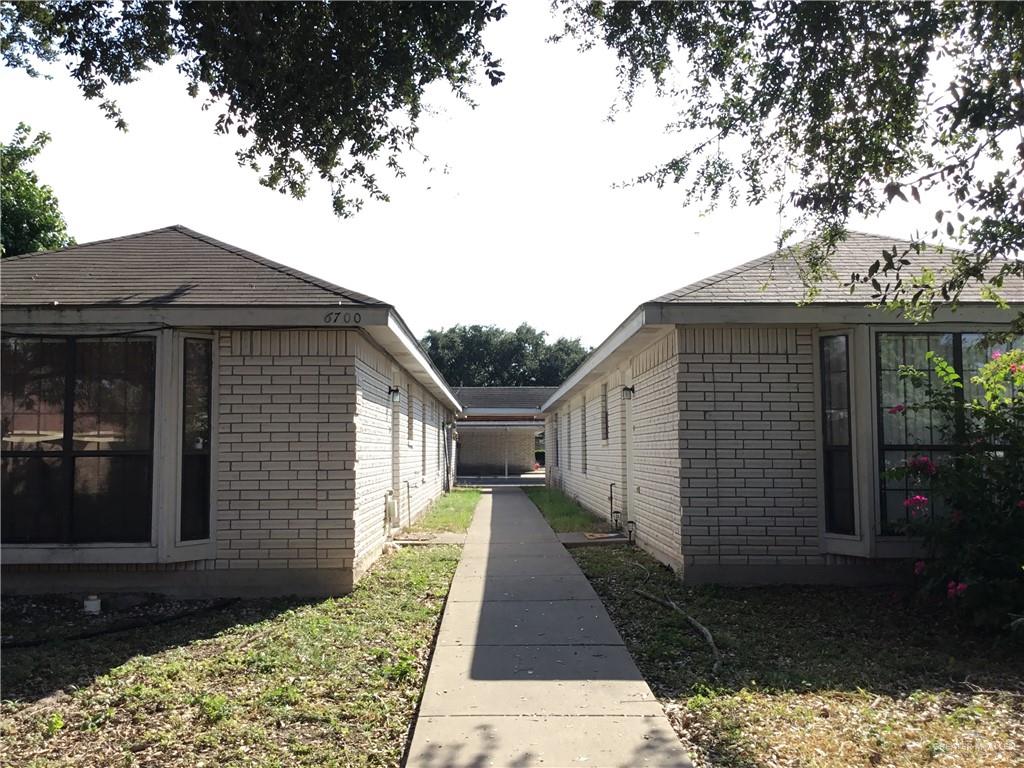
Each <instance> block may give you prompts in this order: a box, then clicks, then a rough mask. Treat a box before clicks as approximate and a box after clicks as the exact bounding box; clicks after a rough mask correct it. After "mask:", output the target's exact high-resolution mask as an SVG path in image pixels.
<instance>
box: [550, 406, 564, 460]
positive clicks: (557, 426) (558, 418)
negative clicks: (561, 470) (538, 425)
mask: <svg viewBox="0 0 1024 768" xmlns="http://www.w3.org/2000/svg"><path fill="white" fill-rule="evenodd" d="M561 421H562V414H560V413H556V414H555V424H554V427H555V428H554V433H555V434H554V435H553V436H552V437H553V438H554V440H553V442H554V444H555V457H554V465H555V466H556V467H557V466H558V432H559V430H560V429H561V426H560V425H561Z"/></svg>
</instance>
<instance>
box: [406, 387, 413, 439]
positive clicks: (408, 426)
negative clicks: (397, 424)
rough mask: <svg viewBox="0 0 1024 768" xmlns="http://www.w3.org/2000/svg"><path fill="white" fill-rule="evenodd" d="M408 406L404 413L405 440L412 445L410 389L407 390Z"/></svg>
mask: <svg viewBox="0 0 1024 768" xmlns="http://www.w3.org/2000/svg"><path fill="white" fill-rule="evenodd" d="M408 406H409V407H408V411H407V412H406V414H405V432H406V440H408V441H409V445H412V439H413V434H414V432H413V418H412V408H413V399H412V390H411V389H410V390H409V402H408Z"/></svg>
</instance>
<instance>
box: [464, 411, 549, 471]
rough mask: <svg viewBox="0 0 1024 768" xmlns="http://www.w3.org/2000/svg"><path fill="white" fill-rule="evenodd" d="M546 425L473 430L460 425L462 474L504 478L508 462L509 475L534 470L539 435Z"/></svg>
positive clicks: (474, 428)
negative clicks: (500, 476)
mask: <svg viewBox="0 0 1024 768" xmlns="http://www.w3.org/2000/svg"><path fill="white" fill-rule="evenodd" d="M541 429H543V425H541V424H536V425H533V426H531V427H526V428H523V427H510V428H509V429H505V428H503V427H492V428H487V427H474V426H468V425H467V424H464V423H462V424H459V427H458V431H459V474H464V475H502V474H504V473H505V468H506V461H507V465H508V471H509V474H520V473H522V472H529V471H530V470H532V469H533V464H534V459H535V455H536V444H537V440H536V433H537V432H540V431H541Z"/></svg>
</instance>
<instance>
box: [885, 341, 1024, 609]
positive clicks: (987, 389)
mask: <svg viewBox="0 0 1024 768" xmlns="http://www.w3.org/2000/svg"><path fill="white" fill-rule="evenodd" d="M928 358H929V360H930V361H931V362H932V366H933V369H934V371H935V373H936V375H937V383H936V384H934V385H932V384H930V383H929V380H928V376H927V374H925V373H923V372H921V371H917V370H915V369H913V368H906V369H905V370H902V371H901V375H903V376H904V377H905V378H907V379H909V380H910V381H912V382H913V383H915V384H916V385H918V386H921V387H923V388H925V389H926V394H925V399H924V401H923V402H921V403H919V404H915V405H907V406H902V407H900V406H897V408H898V409H899V410H896V409H893V410H892V411H891V412H893V413H909V412H911V411H913V410H916V409H930V410H931V411H932V415H933V418H939V419H943V420H945V423H946V424H948V425H950V428H951V430H952V431H953V433H954V434H955V439H954V450H953V452H952V454H951V456H950V457H948V458H945V459H942V460H940V461H935V460H933V459H932V458H930V457H928V456H924V455H916V456H911V457H910V458H909V459H908V460H907V462H906V463H905V465H904V466H902V467H900V468H898V469H895V470H892V471H890V472H889V473H888V475H887V476H889V477H893V478H907V479H908V480H909V483H908V486H909V488H910V491H909V492H908V495H907V499H906V501H904V506H905V507H906V509H907V513H908V514H907V523H906V530H907V533H909V534H910V535H912V536H916V537H920V538H921V540H922V541H923V542H924V544H925V547H926V552H927V557H926V559H924V560H918V561H917V562H915V563H914V565H913V572H914V575H915V577H916V579H917V580H918V583H919V585H920V588H921V590H922V592H924V593H926V594H928V595H931V596H933V597H935V598H936V599H938V600H941V601H942V602H943V603H945V604H946V605H948V606H949V607H950V608H951V609H953V610H954V611H955V612H956V613H957V614H959V615H960V616H962V617H964V618H965V619H969V620H970V621H971V622H973V623H974V624H976V625H979V626H988V627H1005V626H1007V625H1010V626H1014V627H1015V628H1024V350H1019V349H1016V350H1011V351H1008V352H994V353H992V357H991V359H990V360H989V361H988V362H987V363H986V364H985V365H984V366H983V367H982V369H981V371H980V372H979V373H978V375H977V376H974V377H973V378H972V379H971V381H972V383H974V384H976V385H978V388H979V389H980V396H977V397H972V398H968V397H965V394H964V386H963V382H962V381H961V380H960V376H959V375H958V374H957V373H956V371H955V370H954V368H953V366H952V365H950V364H949V363H947V362H946V361H945V360H943V359H941V358H940V357H938V356H936V355H934V354H933V353H929V354H928ZM925 488H927V489H928V490H924V489H925ZM930 497H933V498H930ZM933 501H935V502H937V504H936V505H935V508H936V511H935V512H934V513H929V509H930V508H931V506H932V502H933Z"/></svg>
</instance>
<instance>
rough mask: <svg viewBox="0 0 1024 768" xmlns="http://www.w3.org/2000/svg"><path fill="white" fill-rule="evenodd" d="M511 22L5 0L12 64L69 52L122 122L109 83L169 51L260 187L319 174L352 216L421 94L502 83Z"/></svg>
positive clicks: (387, 8) (293, 6)
mask: <svg viewBox="0 0 1024 768" xmlns="http://www.w3.org/2000/svg"><path fill="white" fill-rule="evenodd" d="M504 16H505V8H504V6H502V5H499V4H495V3H493V2H490V1H489V0H488V1H483V2H454V3H416V2H389V3H368V2H364V3H330V2H301V3H293V2H258V3H255V2H248V3H236V2H186V1H185V0H174V2H148V1H146V0H122V2H117V3H112V2H80V1H79V0H57V1H55V2H48V3H37V2H5V3H3V4H0V51H2V57H3V61H4V63H5V64H6V65H7V66H9V67H14V68H17V69H21V70H24V71H26V72H28V73H29V74H32V75H38V74H39V72H38V70H37V65H38V64H39V63H41V62H53V61H58V60H67V62H68V68H69V70H70V72H71V76H72V77H73V78H75V79H76V80H77V81H78V84H79V87H80V88H81V91H82V94H83V95H84V96H85V98H87V99H101V102H100V107H101V108H102V109H103V111H104V112H105V113H106V114H107V116H108V117H110V118H111V119H112V120H114V121H116V124H117V126H118V127H119V128H121V129H125V128H126V127H127V124H126V122H125V120H124V118H123V116H122V115H121V112H120V111H119V109H118V107H117V104H116V103H115V102H114V101H112V100H111V99H109V98H107V95H106V94H107V88H108V86H110V85H123V84H125V83H131V82H134V81H135V80H136V79H137V78H138V76H139V74H140V73H141V72H144V71H146V70H148V69H149V68H150V67H151V66H153V65H161V64H165V63H167V62H168V61H171V60H172V59H173V60H174V61H175V63H176V66H177V68H178V71H179V72H181V73H182V74H183V75H184V76H185V80H186V82H187V88H188V92H189V94H190V95H192V96H198V95H199V94H200V92H203V93H204V94H205V95H206V99H205V102H204V104H203V108H204V109H206V108H209V107H214V108H215V109H217V110H219V113H220V114H219V115H218V117H217V120H216V131H217V132H218V133H235V134H237V136H238V137H240V138H241V139H242V140H244V141H246V142H247V145H246V146H245V147H244V148H243V149H241V150H239V151H238V153H237V157H238V162H239V164H241V165H243V166H247V167H250V168H252V169H253V170H255V171H257V172H258V173H260V183H261V184H263V185H264V186H267V187H270V188H271V189H276V190H279V191H281V192H283V193H288V194H291V195H293V196H295V197H303V196H304V195H305V193H306V185H307V182H308V181H309V178H310V176H311V175H313V174H316V175H318V176H319V177H320V178H321V179H324V180H325V181H327V182H328V183H329V184H330V185H331V187H332V190H333V201H334V210H335V212H336V213H337V214H338V215H340V216H346V215H349V214H351V213H352V212H353V211H355V210H358V209H359V208H360V207H361V206H362V203H363V199H362V197H361V196H360V193H358V192H357V193H356V194H354V195H353V194H352V193H351V191H350V186H351V185H352V184H355V185H357V186H358V187H361V188H362V194H365V196H367V197H369V198H371V199H379V200H386V199H387V194H386V193H385V192H384V190H383V189H382V188H381V187H380V186H379V184H378V182H377V174H378V172H380V171H382V170H384V169H385V168H386V169H387V170H388V171H389V172H391V173H393V174H395V175H398V176H401V175H402V167H401V165H400V162H399V155H400V153H401V151H402V150H403V149H405V148H408V147H410V146H412V143H413V140H414V138H415V136H416V133H417V119H418V118H419V116H420V113H421V112H422V109H423V104H422V101H423V93H424V90H425V88H426V87H427V86H428V85H429V84H430V83H432V82H435V81H439V80H440V81H445V82H447V83H448V85H449V86H450V87H451V89H452V91H453V92H454V93H455V94H456V95H457V96H458V97H459V98H462V99H465V100H468V97H467V95H466V87H467V86H468V85H469V84H471V83H472V82H473V81H474V78H475V74H476V71H477V70H478V68H479V67H482V68H483V69H484V72H485V73H486V75H487V77H488V78H489V80H490V82H491V84H492V85H494V84H497V83H498V82H500V81H501V79H502V78H503V77H504V72H502V71H501V69H500V66H501V63H500V62H499V61H498V60H497V59H496V58H495V57H494V56H493V55H492V54H491V53H490V52H489V51H488V50H487V49H486V47H485V46H484V44H483V40H482V38H481V33H482V31H483V29H484V27H485V26H486V25H487V24H488V23H489V22H492V21H498V20H500V19H501V18H502V17H504Z"/></svg>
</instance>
